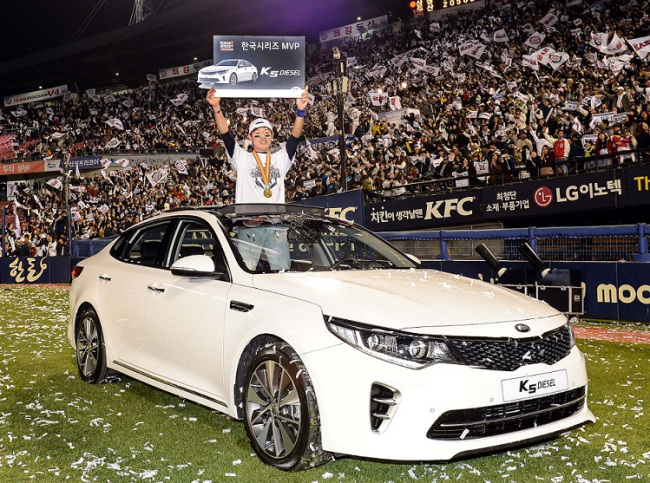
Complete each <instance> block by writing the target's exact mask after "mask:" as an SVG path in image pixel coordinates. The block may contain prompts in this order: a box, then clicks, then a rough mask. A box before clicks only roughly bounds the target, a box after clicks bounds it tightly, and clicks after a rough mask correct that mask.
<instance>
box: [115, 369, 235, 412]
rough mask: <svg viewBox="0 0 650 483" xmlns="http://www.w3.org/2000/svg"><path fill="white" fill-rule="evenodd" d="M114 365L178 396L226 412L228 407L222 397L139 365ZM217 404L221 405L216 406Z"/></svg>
mask: <svg viewBox="0 0 650 483" xmlns="http://www.w3.org/2000/svg"><path fill="white" fill-rule="evenodd" d="M112 365H113V367H118V368H119V369H117V370H119V371H120V372H122V373H124V374H126V375H130V376H132V377H134V378H135V379H137V380H138V381H141V382H143V383H145V384H149V385H151V386H154V387H156V388H158V389H162V390H165V391H167V392H170V393H172V394H174V395H176V396H180V397H186V398H187V399H190V400H192V401H194V402H197V403H200V404H203V405H205V406H208V407H210V408H215V409H217V410H218V411H220V412H226V411H225V409H224V408H228V404H226V403H225V402H224V401H222V400H221V399H218V398H215V397H214V396H208V395H206V394H205V393H202V392H199V391H197V390H195V389H191V388H189V387H186V386H183V385H181V384H178V383H177V382H172V381H168V380H166V379H163V378H162V377H159V376H156V375H154V374H151V373H149V372H147V371H143V370H142V369H138V368H137V367H133V366H130V365H129V364H126V363H124V362H121V361H116V360H114V361H113V364H112ZM215 405H216V406H220V407H215Z"/></svg>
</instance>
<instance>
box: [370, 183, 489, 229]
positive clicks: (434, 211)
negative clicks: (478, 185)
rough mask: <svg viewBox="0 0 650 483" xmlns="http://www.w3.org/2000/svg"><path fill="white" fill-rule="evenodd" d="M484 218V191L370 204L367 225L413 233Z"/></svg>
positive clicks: (371, 227) (373, 227) (469, 191)
mask: <svg viewBox="0 0 650 483" xmlns="http://www.w3.org/2000/svg"><path fill="white" fill-rule="evenodd" d="M482 219H483V216H482V213H481V205H480V191H479V190H468V191H459V192H457V193H451V194H449V193H445V194H441V195H435V196H421V197H420V196H418V197H415V198H406V199H401V200H394V201H382V202H380V203H371V204H368V205H367V206H366V225H365V226H366V228H368V229H370V230H373V231H392V230H412V229H423V228H434V227H441V226H449V225H463V224H466V223H472V222H476V221H479V220H482Z"/></svg>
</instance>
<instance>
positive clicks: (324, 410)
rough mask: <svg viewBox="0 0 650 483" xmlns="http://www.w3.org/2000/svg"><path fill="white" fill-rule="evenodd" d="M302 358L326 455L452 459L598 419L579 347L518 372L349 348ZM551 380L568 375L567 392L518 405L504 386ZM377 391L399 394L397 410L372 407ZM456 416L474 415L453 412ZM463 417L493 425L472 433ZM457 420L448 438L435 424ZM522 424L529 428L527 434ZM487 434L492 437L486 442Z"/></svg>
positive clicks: (476, 426) (383, 396)
mask: <svg viewBox="0 0 650 483" xmlns="http://www.w3.org/2000/svg"><path fill="white" fill-rule="evenodd" d="M302 357H303V360H304V361H305V363H306V364H307V368H308V370H310V375H311V377H312V380H313V383H314V387H315V390H316V395H317V399H318V406H319V411H320V418H321V432H322V441H323V449H325V450H326V451H329V452H333V453H343V454H349V455H354V456H360V457H367V458H378V459H387V460H404V461H446V460H450V459H454V458H457V457H460V456H466V455H470V454H478V453H485V452H489V451H492V450H497V449H501V448H505V447H509V446H515V445H519V444H523V443H525V442H530V441H534V440H538V439H543V438H546V437H549V436H552V435H556V434H559V433H561V432H564V431H567V430H569V429H572V428H575V427H577V426H580V425H583V424H585V423H588V422H594V421H595V418H594V416H593V414H592V413H591V411H589V409H588V407H587V403H586V393H587V374H586V370H585V362H584V357H583V355H582V353H581V352H580V351H579V350H578V349H577V348H576V347H574V348H573V349H572V351H571V353H570V354H569V355H568V356H567V357H565V358H564V359H562V360H561V361H559V362H557V363H556V364H553V365H545V364H535V365H529V366H524V367H521V368H519V369H518V370H516V371H512V372H505V371H492V370H485V369H476V368H471V367H467V366H461V365H453V364H437V365H433V366H430V367H428V368H425V369H421V370H412V369H407V368H403V367H401V366H398V365H395V364H392V363H388V362H384V361H382V360H379V359H376V358H373V357H370V356H368V355H366V354H363V353H361V352H360V351H358V350H356V349H354V348H352V347H350V346H348V345H346V344H342V345H338V346H336V347H332V348H329V349H325V350H322V351H316V352H312V353H309V354H304V355H303V356H302ZM310 368H313V369H310ZM315 368H322V370H321V371H316V369H315ZM546 374H565V375H566V378H565V381H566V387H562V390H558V391H555V390H554V389H551V392H546V393H545V394H542V395H539V394H537V395H536V394H532V395H531V394H529V393H525V395H524V394H522V395H521V396H515V397H518V399H517V400H514V401H513V400H512V397H513V396H512V394H511V391H510V392H509V393H508V394H510V396H509V399H510V400H506V399H508V397H506V396H507V395H506V393H505V391H506V389H507V388H506V386H505V385H504V384H508V383H507V382H506V383H502V381H514V382H515V386H514V387H515V388H517V387H518V386H517V385H519V386H522V387H529V386H530V384H524V383H526V382H527V381H533V382H534V381H537V380H544V377H541V378H539V377H538V376H540V375H546ZM562 377H564V376H562ZM373 385H374V388H375V393H374V399H376V400H379V401H384V400H386V401H388V400H390V399H391V397H390V396H391V390H394V392H393V397H392V400H393V401H394V404H393V403H392V402H391V403H389V404H384V405H381V404H380V405H378V404H377V403H376V402H374V403H373V402H371V399H373V397H372V396H371V392H372V391H373ZM378 387H379V388H380V391H381V388H387V389H384V390H383V393H377V388H378ZM547 391H548V390H547ZM553 391H554V392H553ZM515 392H516V391H515ZM581 393H584V396H583V397H580V394H581ZM568 399H573V401H574V402H573V404H572V405H568V404H567V405H566V406H567V410H566V411H565V412H564V413H558V412H557V407H558V405H561V404H563V402H564V403H566V401H567V400H568ZM576 401H577V402H576ZM554 408H555V409H554ZM456 410H467V411H461V412H456V413H451V414H449V413H448V412H449V411H456ZM518 411H519V412H520V414H521V418H520V419H521V421H518V417H517V412H518ZM371 413H373V414H375V416H373V415H372V414H371ZM445 413H447V414H445ZM443 414H445V416H444V417H443V418H441V416H442V415H443ZM458 415H461V417H460V419H461V420H462V419H463V418H465V417H467V418H468V420H472V418H479V419H480V418H487V419H486V420H485V424H481V421H480V420H479V421H476V420H474V421H473V424H469V423H468V424H467V428H464V427H463V425H462V423H461V424H460V425H459V424H458V419H457V418H458ZM450 416H452V417H451V418H450ZM454 417H456V421H455V423H453V424H452V426H454V425H455V427H456V428H457V432H456V433H454V432H453V431H452V432H451V433H448V434H447V435H446V436H444V437H441V436H440V435H441V433H440V432H439V431H435V430H433V426H434V423H436V422H438V423H440V422H441V421H443V420H444V421H445V422H446V423H449V422H450V421H451V420H453V419H454ZM520 423H521V424H520ZM372 426H374V430H373V427H372ZM522 426H523V427H524V428H525V429H520V428H521V427H522ZM443 427H446V426H443ZM501 428H503V430H502V429H501ZM481 431H484V432H485V433H486V434H488V435H487V436H481V435H480V434H479V433H481ZM444 432H445V431H442V433H444ZM428 433H429V436H428Z"/></svg>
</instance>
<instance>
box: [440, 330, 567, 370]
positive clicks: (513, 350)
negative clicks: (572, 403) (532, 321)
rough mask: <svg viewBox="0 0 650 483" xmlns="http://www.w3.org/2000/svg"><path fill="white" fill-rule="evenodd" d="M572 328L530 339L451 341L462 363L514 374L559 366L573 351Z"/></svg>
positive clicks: (448, 341) (453, 349)
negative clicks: (535, 366)
mask: <svg viewBox="0 0 650 483" xmlns="http://www.w3.org/2000/svg"><path fill="white" fill-rule="evenodd" d="M570 331H571V328H570V327H569V326H568V325H564V326H562V327H560V328H558V329H555V330H553V331H551V332H547V333H546V334H543V335H542V336H541V337H535V338H529V339H492V340H490V339H468V338H453V337H450V338H449V339H447V343H448V344H449V346H450V347H451V349H452V352H453V353H454V355H455V356H456V358H457V359H458V362H459V363H461V364H465V365H468V366H472V367H479V368H482V369H492V370H495V371H514V370H516V369H519V368H520V367H522V366H525V365H529V364H540V363H543V364H555V363H556V362H558V361H559V360H562V359H564V358H565V357H566V356H568V355H569V352H570V351H571V339H572V337H571V333H570Z"/></svg>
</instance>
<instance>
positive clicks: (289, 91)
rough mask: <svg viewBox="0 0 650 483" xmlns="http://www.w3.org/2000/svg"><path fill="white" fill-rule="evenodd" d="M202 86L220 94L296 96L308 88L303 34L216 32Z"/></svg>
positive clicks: (203, 71) (228, 95) (201, 73)
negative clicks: (212, 52) (282, 35)
mask: <svg viewBox="0 0 650 483" xmlns="http://www.w3.org/2000/svg"><path fill="white" fill-rule="evenodd" d="M213 42H214V44H213V48H214V65H211V66H208V67H204V68H202V69H201V70H200V71H199V75H198V82H199V87H201V88H203V89H210V88H211V87H214V88H215V89H216V95H217V96H218V97H295V98H298V97H300V96H301V95H302V92H303V90H304V89H305V38H304V37H273V36H262V37H259V36H257V37H251V36H237V35H215V36H214V37H213Z"/></svg>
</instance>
